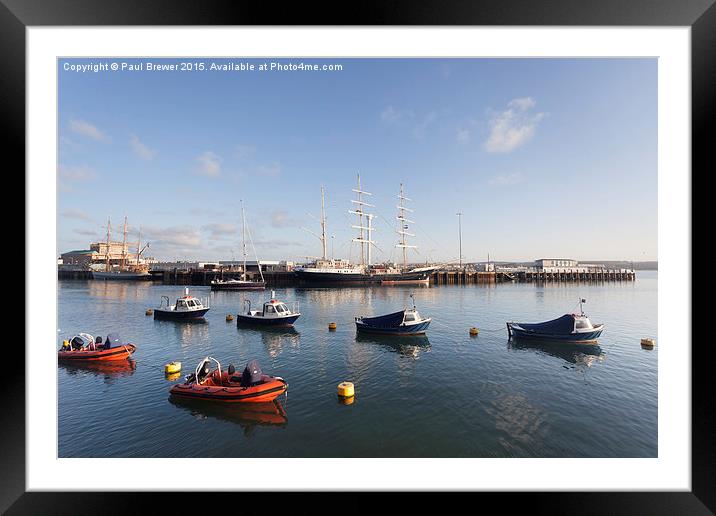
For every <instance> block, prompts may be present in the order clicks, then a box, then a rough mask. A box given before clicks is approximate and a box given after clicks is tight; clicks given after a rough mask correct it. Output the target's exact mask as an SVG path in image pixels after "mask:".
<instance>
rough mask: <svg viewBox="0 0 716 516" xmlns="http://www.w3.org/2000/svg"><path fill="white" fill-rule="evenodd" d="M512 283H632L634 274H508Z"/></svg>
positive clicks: (604, 271)
mask: <svg viewBox="0 0 716 516" xmlns="http://www.w3.org/2000/svg"><path fill="white" fill-rule="evenodd" d="M509 275H510V276H511V280H512V281H519V282H530V281H537V282H551V281H634V280H635V279H636V274H635V273H634V271H633V270H631V269H614V270H612V269H596V270H593V271H569V270H567V271H544V270H542V271H541V270H534V271H519V272H513V273H509Z"/></svg>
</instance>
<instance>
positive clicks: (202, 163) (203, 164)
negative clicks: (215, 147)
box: [196, 151, 221, 177]
mask: <svg viewBox="0 0 716 516" xmlns="http://www.w3.org/2000/svg"><path fill="white" fill-rule="evenodd" d="M196 161H197V162H198V163H199V168H198V172H199V173H200V174H203V175H205V176H209V177H217V176H218V175H219V174H221V159H220V158H219V156H217V155H216V154H214V153H213V152H211V151H206V152H204V153H203V154H201V155H200V156H199V157H198V158H196Z"/></svg>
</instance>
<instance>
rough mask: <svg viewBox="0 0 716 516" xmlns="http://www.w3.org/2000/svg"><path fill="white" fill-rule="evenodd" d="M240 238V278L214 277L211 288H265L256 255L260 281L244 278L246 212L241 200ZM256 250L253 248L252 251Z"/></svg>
mask: <svg viewBox="0 0 716 516" xmlns="http://www.w3.org/2000/svg"><path fill="white" fill-rule="evenodd" d="M241 228H242V229H241V240H242V246H243V250H244V267H243V269H242V272H241V279H227V280H224V279H215V280H212V281H211V290H264V289H265V288H266V281H265V280H264V273H263V272H262V271H261V263H260V262H259V259H258V256H257V257H256V264H257V265H258V267H259V275H260V276H261V281H252V280H247V279H246V214H245V212H244V201H241ZM255 252H256V250H254V253H255Z"/></svg>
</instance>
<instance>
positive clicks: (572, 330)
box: [507, 299, 604, 343]
mask: <svg viewBox="0 0 716 516" xmlns="http://www.w3.org/2000/svg"><path fill="white" fill-rule="evenodd" d="M586 302H587V301H586V300H585V299H580V300H579V313H578V314H576V313H572V314H565V315H563V316H562V317H559V318H557V319H553V320H551V321H545V322H541V323H516V322H508V323H507V334H508V335H509V337H510V338H516V339H538V340H549V341H560V342H574V343H580V342H596V341H597V339H598V338H599V337H600V336H601V334H602V330H604V325H603V324H592V322H591V321H590V320H589V317H587V316H586V315H585V313H584V310H582V303H586Z"/></svg>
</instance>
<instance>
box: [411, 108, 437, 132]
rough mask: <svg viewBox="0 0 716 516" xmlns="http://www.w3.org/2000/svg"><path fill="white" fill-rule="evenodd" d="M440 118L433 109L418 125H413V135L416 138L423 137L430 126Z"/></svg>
mask: <svg viewBox="0 0 716 516" xmlns="http://www.w3.org/2000/svg"><path fill="white" fill-rule="evenodd" d="M437 119H438V114H437V113H436V112H435V111H431V112H430V113H428V114H427V115H425V116H424V117H423V119H422V120H421V121H420V123H419V124H418V125H416V126H415V127H413V136H414V137H416V138H423V137H425V134H426V133H427V131H428V128H429V127H430V126H431V125H432V124H433V123H434V122H435V121H436V120H437Z"/></svg>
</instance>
